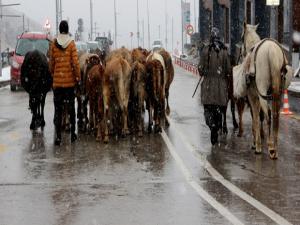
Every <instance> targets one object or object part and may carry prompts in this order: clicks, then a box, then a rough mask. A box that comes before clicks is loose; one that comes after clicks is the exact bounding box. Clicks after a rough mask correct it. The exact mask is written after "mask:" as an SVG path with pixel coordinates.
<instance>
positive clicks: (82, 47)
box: [75, 41, 88, 53]
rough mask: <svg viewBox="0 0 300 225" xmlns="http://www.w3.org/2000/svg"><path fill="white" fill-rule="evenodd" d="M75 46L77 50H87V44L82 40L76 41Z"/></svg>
mask: <svg viewBox="0 0 300 225" xmlns="http://www.w3.org/2000/svg"><path fill="white" fill-rule="evenodd" d="M75 44H76V48H77V51H78V52H84V53H85V52H88V44H87V43H85V42H83V41H76V42H75Z"/></svg>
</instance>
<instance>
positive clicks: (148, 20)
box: [147, 0, 150, 50]
mask: <svg viewBox="0 0 300 225" xmlns="http://www.w3.org/2000/svg"><path fill="white" fill-rule="evenodd" d="M147 17H148V50H150V19H149V0H147Z"/></svg>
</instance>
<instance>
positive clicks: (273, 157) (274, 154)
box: [269, 149, 278, 160]
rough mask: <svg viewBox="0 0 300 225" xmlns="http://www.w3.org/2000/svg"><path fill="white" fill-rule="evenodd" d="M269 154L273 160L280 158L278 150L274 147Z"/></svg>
mask: <svg viewBox="0 0 300 225" xmlns="http://www.w3.org/2000/svg"><path fill="white" fill-rule="evenodd" d="M269 155H270V158H271V159H273V160H276V159H277V158H278V156H277V152H276V151H275V150H274V149H273V150H269Z"/></svg>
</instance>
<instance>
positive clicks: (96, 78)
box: [86, 56, 104, 141]
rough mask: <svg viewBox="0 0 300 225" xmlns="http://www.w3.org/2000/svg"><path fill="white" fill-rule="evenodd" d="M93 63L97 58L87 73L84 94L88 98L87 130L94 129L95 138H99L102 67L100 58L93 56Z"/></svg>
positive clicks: (101, 104)
mask: <svg viewBox="0 0 300 225" xmlns="http://www.w3.org/2000/svg"><path fill="white" fill-rule="evenodd" d="M93 58H94V59H93V60H92V59H90V61H91V60H92V61H94V63H95V62H96V61H97V60H98V64H94V63H93V66H92V67H91V68H90V70H89V71H88V73H87V80H86V95H87V97H88V100H89V130H90V131H93V130H95V131H96V128H97V131H96V140H97V141H100V140H101V127H102V126H101V121H102V119H103V114H104V109H103V91H102V81H103V74H104V68H103V66H102V64H101V63H100V58H99V57H98V58H97V56H93Z"/></svg>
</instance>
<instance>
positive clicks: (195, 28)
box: [194, 0, 197, 33]
mask: <svg viewBox="0 0 300 225" xmlns="http://www.w3.org/2000/svg"><path fill="white" fill-rule="evenodd" d="M194 17H195V18H194V19H195V22H194V23H195V26H194V30H195V33H196V32H197V11H196V0H194Z"/></svg>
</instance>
